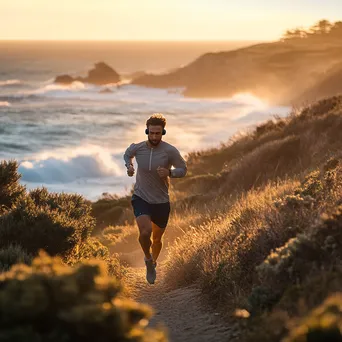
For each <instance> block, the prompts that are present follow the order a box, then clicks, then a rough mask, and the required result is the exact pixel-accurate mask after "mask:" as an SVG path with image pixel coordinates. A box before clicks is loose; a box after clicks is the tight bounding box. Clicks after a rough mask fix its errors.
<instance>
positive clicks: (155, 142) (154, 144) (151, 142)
mask: <svg viewBox="0 0 342 342" xmlns="http://www.w3.org/2000/svg"><path fill="white" fill-rule="evenodd" d="M148 141H149V143H150V144H151V145H152V146H158V145H159V143H160V142H161V139H160V140H154V141H153V140H151V139H150V138H148Z"/></svg>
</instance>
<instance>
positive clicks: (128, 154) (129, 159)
mask: <svg viewBox="0 0 342 342" xmlns="http://www.w3.org/2000/svg"><path fill="white" fill-rule="evenodd" d="M135 152H136V144H131V145H130V146H129V147H128V148H127V150H126V151H125V154H124V155H123V158H124V161H125V166H126V167H127V168H128V167H130V166H133V158H134V157H135Z"/></svg>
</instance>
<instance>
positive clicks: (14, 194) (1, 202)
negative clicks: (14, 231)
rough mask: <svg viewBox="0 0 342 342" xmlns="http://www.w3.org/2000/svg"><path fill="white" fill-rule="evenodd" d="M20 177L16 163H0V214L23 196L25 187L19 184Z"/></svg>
mask: <svg viewBox="0 0 342 342" xmlns="http://www.w3.org/2000/svg"><path fill="white" fill-rule="evenodd" d="M20 177H21V175H20V174H19V173H18V163H17V162H16V161H9V162H7V161H2V162H1V163H0V214H1V213H2V212H3V211H4V210H6V209H10V208H11V207H12V206H13V204H15V203H16V201H17V200H18V199H19V198H20V197H21V196H22V195H24V194H25V192H26V190H25V187H24V186H22V185H20V184H19V179H20Z"/></svg>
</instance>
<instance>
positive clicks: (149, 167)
mask: <svg viewBox="0 0 342 342" xmlns="http://www.w3.org/2000/svg"><path fill="white" fill-rule="evenodd" d="M152 153H153V148H151V153H150V165H149V171H151V167H152Z"/></svg>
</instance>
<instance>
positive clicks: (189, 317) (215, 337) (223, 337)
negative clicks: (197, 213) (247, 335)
mask: <svg viewBox="0 0 342 342" xmlns="http://www.w3.org/2000/svg"><path fill="white" fill-rule="evenodd" d="M140 253H141V252H140ZM140 253H138V254H139V255H140V259H141V254H140ZM136 256H137V254H135V255H134V259H135V267H131V268H130V271H129V274H128V277H127V282H128V283H129V285H130V288H132V289H133V291H132V292H133V298H134V299H135V300H137V301H138V302H141V303H145V304H149V305H150V306H152V307H153V309H154V311H155V315H154V317H153V318H152V320H151V321H150V325H149V326H150V327H156V326H158V324H160V323H161V324H162V325H163V326H166V328H167V331H168V335H169V341H171V342H184V341H187V342H192V341H194V342H195V341H196V342H208V341H210V342H226V341H233V340H234V337H236V331H234V328H232V327H229V326H227V323H225V322H223V320H222V319H221V318H220V315H219V313H215V312H212V311H211V310H208V308H206V307H204V305H203V303H201V299H200V298H201V297H200V291H199V289H198V288H196V287H195V286H190V287H186V288H184V287H183V288H179V289H176V290H171V291H168V290H167V287H166V285H165V283H164V281H163V279H164V271H163V265H162V264H160V265H159V264H158V268H157V281H156V283H155V284H154V285H150V284H148V283H147V282H146V279H145V267H143V265H141V262H139V263H137V260H136Z"/></svg>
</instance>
